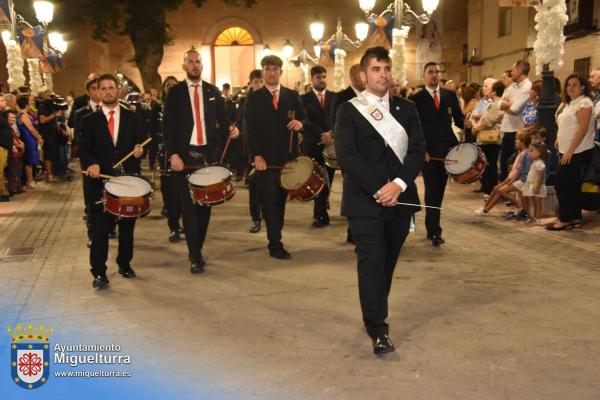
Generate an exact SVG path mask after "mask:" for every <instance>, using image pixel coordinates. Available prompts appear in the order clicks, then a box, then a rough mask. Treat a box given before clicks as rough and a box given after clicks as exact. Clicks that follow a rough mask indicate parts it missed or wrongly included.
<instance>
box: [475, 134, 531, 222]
mask: <svg viewBox="0 0 600 400" xmlns="http://www.w3.org/2000/svg"><path fill="white" fill-rule="evenodd" d="M530 143H531V134H530V133H529V132H524V131H523V132H519V133H518V134H517V137H516V139H515V148H516V149H517V151H518V154H517V157H516V158H515V161H514V163H513V166H512V169H511V170H510V173H509V174H508V177H507V178H506V179H505V180H504V181H502V182H500V183H499V184H498V185H496V186H495V187H494V190H493V191H492V193H491V194H490V197H489V198H488V200H487V201H486V203H485V206H483V207H481V208H480V209H478V210H475V214H477V215H487V213H489V212H490V210H491V209H492V208H494V206H495V205H496V204H498V202H499V201H500V199H502V198H504V199H506V200H508V201H509V202H511V203H513V204H514V205H515V206H517V207H521V204H520V202H519V200H518V199H517V198H516V197H515V196H514V195H512V193H513V192H516V191H518V190H520V189H521V187H522V186H523V185H524V184H525V180H526V177H527V173H528V172H529V165H530V163H529V162H527V160H528V158H529V157H528V154H529V145H530ZM524 159H525V160H524ZM524 161H525V162H524Z"/></svg>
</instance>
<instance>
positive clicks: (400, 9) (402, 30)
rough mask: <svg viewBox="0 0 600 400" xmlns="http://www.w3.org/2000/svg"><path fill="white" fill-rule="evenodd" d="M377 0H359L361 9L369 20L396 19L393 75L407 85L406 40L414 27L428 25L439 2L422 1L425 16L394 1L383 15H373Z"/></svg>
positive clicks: (402, 1)
mask: <svg viewBox="0 0 600 400" xmlns="http://www.w3.org/2000/svg"><path fill="white" fill-rule="evenodd" d="M376 1H377V0H358V5H359V7H360V9H361V10H362V11H363V12H364V13H365V17H366V18H367V20H369V19H371V18H377V17H383V16H385V15H391V16H393V17H394V29H393V31H392V50H391V52H390V53H391V56H392V60H393V62H392V75H393V76H394V77H397V78H398V79H399V80H400V83H401V84H402V85H405V84H406V67H405V59H406V57H405V48H406V38H407V37H408V33H409V31H410V28H411V26H412V25H416V24H423V25H425V24H428V23H429V21H431V14H433V12H434V11H435V10H436V9H437V6H438V4H439V0H421V2H422V3H421V4H422V6H423V10H425V13H424V14H417V13H416V12H414V11H413V10H412V8H410V6H409V5H408V4H406V3H405V2H404V0H394V1H393V2H392V3H390V4H389V5H388V6H387V8H386V9H385V10H383V11H382V12H381V14H379V15H376V14H372V13H371V11H372V10H373V8H374V7H375V3H376Z"/></svg>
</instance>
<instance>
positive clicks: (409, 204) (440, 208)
mask: <svg viewBox="0 0 600 400" xmlns="http://www.w3.org/2000/svg"><path fill="white" fill-rule="evenodd" d="M396 205H397V206H415V207H425V208H435V209H436V210H443V208H442V207H434V206H424V205H422V204H411V203H396Z"/></svg>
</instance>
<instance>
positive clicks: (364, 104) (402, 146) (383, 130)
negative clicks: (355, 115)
mask: <svg viewBox="0 0 600 400" xmlns="http://www.w3.org/2000/svg"><path fill="white" fill-rule="evenodd" d="M350 102H351V103H352V105H353V106H354V107H356V109H357V110H358V112H360V113H361V114H362V116H363V117H365V119H366V120H367V121H369V123H370V124H371V126H373V128H375V130H376V131H377V133H379V135H380V136H381V137H382V138H383V140H384V141H385V143H387V145H388V146H390V148H391V149H392V150H393V151H394V154H395V155H396V157H398V160H400V162H401V163H402V164H403V165H404V158H405V157H406V153H407V151H408V135H407V134H406V130H405V129H404V127H403V126H402V125H401V124H400V122H398V121H397V120H396V118H394V116H393V115H392V114H391V113H390V112H389V110H386V109H385V107H382V106H381V105H380V104H377V103H376V102H375V101H374V100H371V99H369V96H367V95H365V94H363V93H360V94H359V95H358V96H357V97H355V98H353V99H352V100H350Z"/></svg>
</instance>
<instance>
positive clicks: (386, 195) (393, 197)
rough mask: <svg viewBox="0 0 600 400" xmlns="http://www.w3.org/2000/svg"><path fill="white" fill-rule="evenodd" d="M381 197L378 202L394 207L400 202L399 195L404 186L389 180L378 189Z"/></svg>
mask: <svg viewBox="0 0 600 400" xmlns="http://www.w3.org/2000/svg"><path fill="white" fill-rule="evenodd" d="M377 193H378V194H379V198H378V199H377V202H378V203H379V204H381V205H382V206H385V207H392V206H395V205H396V204H398V196H400V194H401V193H402V188H401V187H400V185H398V184H397V183H396V182H388V183H386V184H385V185H383V186H382V187H381V189H379V190H378V191H377Z"/></svg>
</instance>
